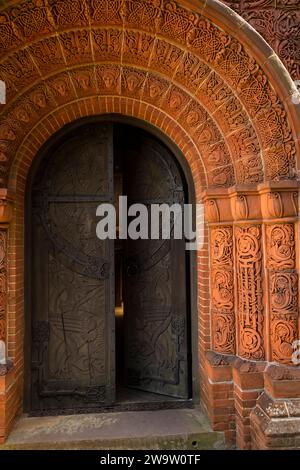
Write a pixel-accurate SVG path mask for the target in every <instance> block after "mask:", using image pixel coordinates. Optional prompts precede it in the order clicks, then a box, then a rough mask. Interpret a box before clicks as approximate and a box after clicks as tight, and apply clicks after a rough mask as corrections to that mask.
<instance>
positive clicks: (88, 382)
mask: <svg viewBox="0 0 300 470" xmlns="http://www.w3.org/2000/svg"><path fill="white" fill-rule="evenodd" d="M101 202H111V203H112V202H113V138H112V125H109V124H103V123H95V124H86V125H84V126H81V127H80V128H77V129H76V130H74V131H72V132H71V133H68V134H66V135H65V136H64V137H63V138H62V139H60V140H59V141H58V142H57V143H56V144H53V145H52V146H51V147H50V148H49V150H48V151H47V155H46V156H45V161H43V162H42V164H41V167H40V169H39V171H38V173H37V174H36V175H35V179H34V183H33V190H32V211H33V218H32V219H33V220H32V225H31V231H32V234H31V240H32V242H31V243H32V257H31V258H32V259H31V271H32V285H31V316H32V319H31V320H32V322H31V324H32V331H31V335H32V339H31V344H32V351H31V404H30V409H31V412H32V413H33V414H34V413H37V414H38V413H41V412H42V413H45V414H47V413H49V412H50V413H51V411H56V410H60V411H61V410H70V409H83V410H87V409H89V408H93V407H99V406H101V405H107V404H111V403H113V401H114V399H115V385H114V380H115V379H114V376H115V371H114V361H115V358H114V260H113V253H114V250H113V240H106V241H101V240H99V239H98V238H97V237H96V222H97V220H96V208H97V206H98V205H99V204H100V203H101Z"/></svg>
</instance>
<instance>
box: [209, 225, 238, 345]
mask: <svg viewBox="0 0 300 470" xmlns="http://www.w3.org/2000/svg"><path fill="white" fill-rule="evenodd" d="M211 247H212V268H211V277H212V283H211V285H212V290H211V294H212V329H213V347H214V350H215V351H218V352H220V353H223V354H234V353H235V318H234V292H233V237H232V227H229V226H224V227H218V228H214V229H212V230H211Z"/></svg>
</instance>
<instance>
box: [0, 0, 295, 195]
mask: <svg viewBox="0 0 300 470" xmlns="http://www.w3.org/2000/svg"><path fill="white" fill-rule="evenodd" d="M204 3H205V2H203V4H202V2H192V1H190V2H187V1H185V2H178V3H176V2H173V1H166V0H164V1H161V0H158V1H146V0H134V1H133V0H126V1H125V0H116V1H114V2H110V1H102V0H101V1H100V0H99V1H93V0H87V1H85V2H80V1H79V0H76V1H75V2H72V8H69V7H68V1H64V2H61V1H56V2H48V4H46V3H45V2H43V1H42V2H15V1H12V2H11V1H8V2H6V4H7V5H6V8H3V9H2V11H1V18H2V22H1V31H2V39H1V42H2V44H1V46H2V48H3V49H4V52H5V55H4V57H3V60H2V61H1V64H0V78H1V79H3V80H4V81H5V82H6V83H7V87H8V104H7V105H6V106H5V107H4V109H3V112H2V114H1V116H0V122H1V124H0V150H1V152H2V153H1V155H2V165H1V173H2V181H3V185H5V184H6V183H5V181H6V180H7V175H8V172H9V168H10V166H11V164H12V161H13V159H14V156H15V155H16V153H17V151H18V148H19V146H20V144H21V142H23V140H24V138H25V137H26V134H27V132H28V130H30V129H31V128H32V127H33V126H34V125H35V123H36V122H37V121H38V120H39V119H41V117H42V116H43V115H44V114H45V112H47V113H49V112H51V110H53V111H54V110H55V109H56V108H57V106H60V104H61V102H64V101H68V100H70V99H71V100H72V99H74V98H76V97H77V98H78V97H82V96H83V95H91V94H93V93H95V94H101V93H103V92H104V93H105V92H107V91H109V94H111V95H115V96H124V95H125V96H128V95H129V96H130V94H131V95H135V96H138V97H139V98H140V99H141V100H145V101H147V98H150V101H152V103H153V104H155V106H156V107H158V108H160V107H163V108H164V110H165V111H166V112H168V113H169V114H170V115H171V116H172V117H173V118H175V119H176V121H177V122H179V123H181V124H182V125H183V126H185V128H186V130H187V132H188V133H189V134H194V140H195V144H196V146H197V147H198V148H199V152H200V153H203V158H204V160H205V166H206V172H207V173H209V174H210V176H208V178H207V179H208V186H212V187H224V186H227V187H229V186H231V185H232V184H234V183H257V182H259V181H264V180H274V179H275V180H276V179H294V178H295V177H296V173H295V168H296V165H295V160H296V144H297V143H296V142H295V140H294V138H293V131H295V129H293V127H295V126H294V119H292V118H293V116H291V119H290V120H288V119H287V113H289V109H288V104H289V103H288V100H289V99H290V93H291V84H290V83H288V81H286V82H284V79H283V78H282V77H283V75H284V74H283V72H282V77H281V80H280V83H277V82H276V78H277V77H275V80H274V83H272V81H271V80H269V78H268V75H267V72H268V69H270V71H271V72H272V61H271V60H269V57H268V54H270V51H269V50H268V49H267V47H266V44H264V43H263V40H262V39H259V40H258V35H256V37H253V32H251V35H250V36H252V39H254V40H255V41H254V45H253V47H252V50H249V47H248V44H247V45H246V46H245V44H243V42H240V41H239V39H237V37H235V36H236V34H234V30H233V28H234V27H235V28H236V31H238V32H239V35H238V37H240V36H242V37H243V39H244V38H245V37H246V36H247V33H249V31H247V30H246V28H245V26H244V23H242V22H241V21H242V20H240V19H238V17H237V15H236V16H234V14H233V13H231V16H229V14H228V12H229V11H230V10H229V9H228V8H227V7H225V6H223V5H222V6H221V5H220V4H219V3H218V2H211V3H212V4H210V2H208V3H207V5H206V6H205V7H204ZM213 4H215V5H213ZM47 5H48V6H47ZM71 11H72V13H70V12H71ZM218 25H221V26H222V29H220V28H219V27H218ZM235 33H236V32H235ZM257 49H258V52H257ZM260 55H261V56H264V57H263V60H264V61H263V60H262V58H261V57H260ZM273 68H274V70H275V67H273ZM277 68H278V66H277ZM279 68H280V67H279ZM264 70H266V72H265V71H264ZM58 75H59V77H58ZM110 80H111V81H110ZM149 87H150V91H149ZM85 88H86V89H85ZM108 88H109V90H108ZM277 90H278V91H277ZM151 96H152V98H151ZM290 108H293V107H292V106H290ZM191 123H192V124H191Z"/></svg>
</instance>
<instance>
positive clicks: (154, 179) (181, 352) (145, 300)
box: [121, 129, 189, 398]
mask: <svg viewBox="0 0 300 470" xmlns="http://www.w3.org/2000/svg"><path fill="white" fill-rule="evenodd" d="M121 142H122V152H123V168H124V194H126V195H127V196H128V207H129V206H130V205H131V204H134V203H142V204H144V205H146V206H147V207H148V209H149V211H148V212H149V214H150V205H151V204H163V203H166V204H168V205H172V204H174V203H178V204H181V205H182V204H184V187H183V181H182V178H181V174H180V172H179V170H178V167H177V165H176V163H175V160H174V157H173V156H172V155H171V154H170V152H169V151H168V150H167V149H166V148H165V147H164V146H163V145H162V144H160V143H159V142H158V141H156V139H154V138H153V137H152V136H150V135H149V134H145V133H144V132H143V131H141V130H138V129H134V132H130V130H129V129H127V130H126V129H125V131H124V132H123V135H122V138H121ZM150 218H151V216H150V215H149V222H150ZM125 253H126V254H125V263H124V264H125V267H124V323H125V327H124V331H125V338H124V343H125V354H124V356H125V357H124V361H125V367H124V379H125V382H126V384H127V386H129V387H133V388H137V389H140V390H144V391H148V392H155V393H159V394H163V395H169V396H174V397H179V398H188V397H189V383H188V376H189V375H188V334H187V330H188V327H187V295H186V253H185V240H184V239H181V240H175V239H174V238H173V239H172V236H171V239H169V240H163V239H158V240H150V239H148V240H141V239H138V240H130V239H128V240H127V241H126V248H125Z"/></svg>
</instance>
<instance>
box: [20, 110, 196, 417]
mask: <svg viewBox="0 0 300 470" xmlns="http://www.w3.org/2000/svg"><path fill="white" fill-rule="evenodd" d="M96 122H106V123H112V124H114V123H120V124H128V125H132V126H134V127H137V128H140V129H143V130H145V131H147V132H149V134H152V135H153V136H154V137H156V138H157V139H158V140H159V141H160V142H161V143H163V144H164V145H165V146H166V147H167V148H168V150H169V151H170V152H171V153H172V155H173V156H174V158H175V159H176V161H177V162H178V166H179V169H180V171H181V172H182V176H183V181H184V183H185V185H186V187H185V194H186V197H187V201H186V202H187V203H190V204H195V202H196V192H195V186H194V181H193V177H192V173H191V169H190V167H189V164H188V162H187V159H186V158H185V156H184V155H183V153H182V152H181V150H179V148H178V147H177V145H176V144H175V143H174V142H172V140H171V139H170V138H169V137H168V136H166V135H165V134H164V133H163V132H162V131H160V130H159V129H158V128H156V127H155V126H153V125H151V124H149V123H146V122H145V121H142V120H140V119H138V118H135V117H131V116H124V115H122V114H115V113H113V114H102V115H99V116H88V117H84V118H81V119H78V120H76V121H74V122H72V123H70V124H67V125H66V126H64V127H63V128H62V129H60V130H59V131H57V132H56V133H55V134H54V135H52V136H51V137H50V138H49V139H48V140H47V142H46V143H45V144H44V145H43V146H42V148H41V149H40V151H39V152H38V153H37V155H36V156H35V158H34V161H33V163H32V165H31V168H30V170H29V174H28V178H27V181H26V188H25V198H24V205H25V209H24V218H25V220H24V304H25V306H24V310H25V328H24V336H25V338H24V339H25V340H24V377H26V380H24V385H23V388H24V403H23V408H24V410H25V411H28V410H30V385H29V386H28V384H31V367H30V363H31V341H32V338H31V323H32V317H31V311H32V300H31V293H32V276H31V268H32V266H31V257H30V253H31V241H32V223H31V221H32V213H31V212H32V211H31V204H32V197H31V196H32V184H33V181H34V177H35V175H36V172H37V170H38V168H39V166H40V164H41V162H42V160H43V158H44V157H45V156H46V154H47V152H48V151H49V149H50V148H51V147H54V146H55V144H56V143H58V142H59V141H61V139H62V138H63V137H64V136H65V135H67V134H68V133H69V132H71V131H73V130H74V129H76V128H79V127H81V126H82V125H84V124H89V123H96ZM195 224H196V220H195V213H194V214H193V228H195ZM186 261H187V270H186V273H187V283H186V289H187V323H188V337H189V351H190V353H189V354H188V364H189V376H190V390H191V399H190V400H191V402H192V404H193V405H199V400H200V374H199V349H198V344H199V334H198V329H199V324H198V323H199V315H200V312H199V313H198V308H197V284H198V282H197V251H186Z"/></svg>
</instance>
